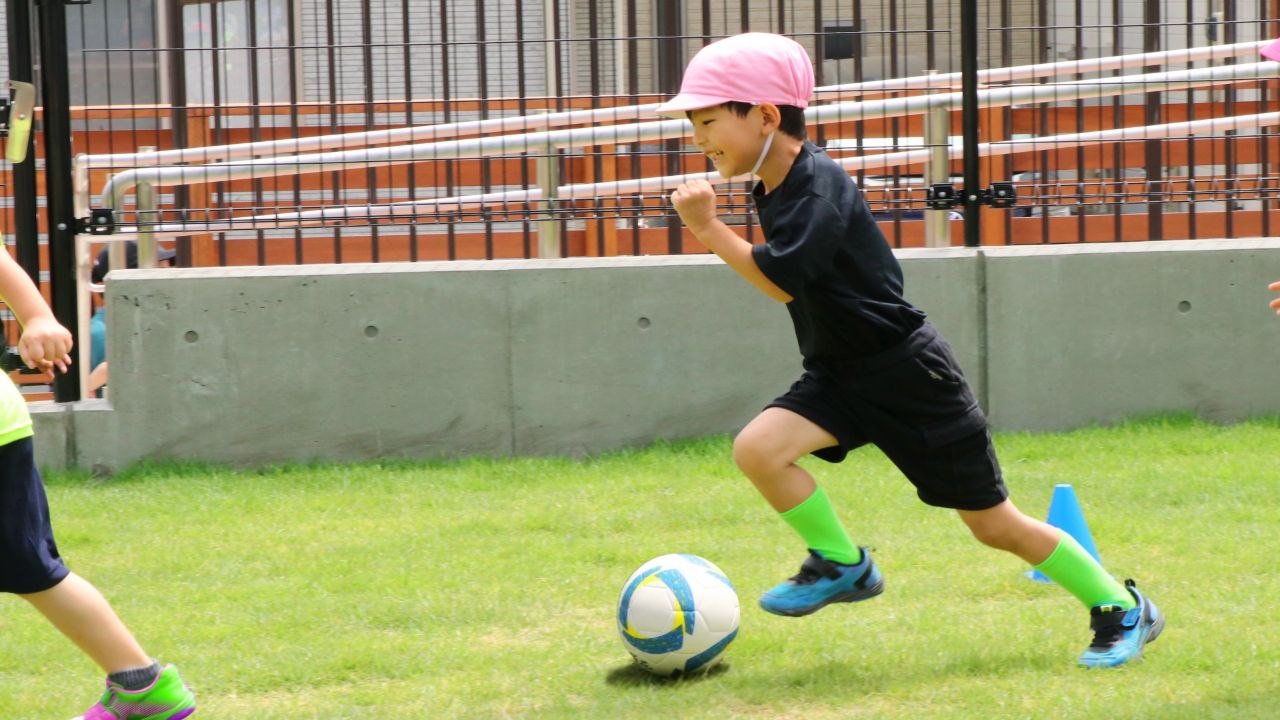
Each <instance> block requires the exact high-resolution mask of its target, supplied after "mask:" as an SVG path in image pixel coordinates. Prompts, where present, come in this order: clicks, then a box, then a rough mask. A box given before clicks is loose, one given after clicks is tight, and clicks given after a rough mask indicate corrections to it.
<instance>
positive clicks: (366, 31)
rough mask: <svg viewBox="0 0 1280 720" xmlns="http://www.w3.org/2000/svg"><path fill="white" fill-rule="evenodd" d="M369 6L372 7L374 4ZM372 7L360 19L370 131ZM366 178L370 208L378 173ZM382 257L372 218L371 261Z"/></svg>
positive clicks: (371, 172) (367, 172) (366, 202)
mask: <svg viewBox="0 0 1280 720" xmlns="http://www.w3.org/2000/svg"><path fill="white" fill-rule="evenodd" d="M369 5H370V6H371V5H372V2H370V4H369ZM370 6H366V10H365V12H364V13H363V15H362V16H361V18H360V39H361V42H362V43H363V45H364V47H362V48H360V60H361V62H362V63H363V64H364V125H365V127H366V128H368V129H369V130H373V129H374V116H373V98H374V95H373V84H374V75H373V8H372V7H370ZM384 15H385V14H384ZM364 177H365V189H364V191H365V195H364V205H365V207H366V208H369V207H372V206H373V204H374V203H376V202H377V201H378V171H377V170H376V169H375V168H374V167H373V166H372V165H370V166H369V167H368V168H366V169H365V175H364ZM380 255H381V253H379V252H378V220H377V218H370V219H369V259H370V260H372V261H373V262H378V261H379V259H380V258H379V256H380Z"/></svg>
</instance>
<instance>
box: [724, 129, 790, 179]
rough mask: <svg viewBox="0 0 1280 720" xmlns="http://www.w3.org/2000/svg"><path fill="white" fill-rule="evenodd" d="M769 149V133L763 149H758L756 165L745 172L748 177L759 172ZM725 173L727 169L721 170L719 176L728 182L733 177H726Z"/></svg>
mask: <svg viewBox="0 0 1280 720" xmlns="http://www.w3.org/2000/svg"><path fill="white" fill-rule="evenodd" d="M775 132H776V131H775ZM771 147H773V133H769V137H767V138H765V139H764V147H763V148H761V149H760V157H757V158H756V164H755V165H752V166H751V169H750V170H748V171H747V174H748V175H755V174H756V172H757V171H758V170H760V166H761V165H763V164H764V159H765V157H766V156H768V154H769V148H771ZM726 171H727V168H724V169H721V170H720V176H721V177H723V178H724V179H725V180H728V179H730V178H732V177H734V176H733V175H726V174H725V172H726Z"/></svg>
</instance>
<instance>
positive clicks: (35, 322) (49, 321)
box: [0, 246, 72, 373]
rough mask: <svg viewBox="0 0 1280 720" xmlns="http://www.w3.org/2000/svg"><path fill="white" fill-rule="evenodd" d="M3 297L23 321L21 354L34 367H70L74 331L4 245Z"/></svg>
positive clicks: (0, 253)
mask: <svg viewBox="0 0 1280 720" xmlns="http://www.w3.org/2000/svg"><path fill="white" fill-rule="evenodd" d="M0 297H3V298H4V300H5V302H6V303H8V305H9V309H10V310H12V311H13V314H14V315H17V316H18V322H20V323H22V337H21V339H19V340H18V354H19V355H21V356H22V361H23V362H25V363H26V364H27V367H30V368H39V369H41V370H46V371H47V370H49V369H50V368H53V367H56V368H58V369H59V370H61V371H62V372H64V373H65V372H66V371H67V367H68V366H69V365H70V364H71V355H70V353H71V346H72V342H71V332H70V331H69V330H67V329H66V328H64V327H62V326H61V325H59V324H58V321H57V320H56V319H54V317H53V311H52V310H50V309H49V306H48V304H46V303H45V301H44V298H43V297H41V295H40V291H39V290H38V289H36V286H35V283H33V282H31V278H30V277H28V276H27V273H26V271H24V270H23V269H22V267H21V266H19V265H18V263H16V262H14V259H13V257H12V256H11V255H9V252H8V251H7V250H4V248H3V246H0Z"/></svg>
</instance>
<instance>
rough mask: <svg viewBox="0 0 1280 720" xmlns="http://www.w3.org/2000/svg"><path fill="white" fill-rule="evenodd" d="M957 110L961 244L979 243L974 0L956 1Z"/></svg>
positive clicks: (976, 41) (979, 184) (980, 237)
mask: <svg viewBox="0 0 1280 720" xmlns="http://www.w3.org/2000/svg"><path fill="white" fill-rule="evenodd" d="M960 79H961V86H960V95H961V99H962V102H963V106H962V108H961V110H960V114H961V117H962V119H963V121H964V195H963V197H962V198H961V200H962V201H963V204H964V244H965V247H978V246H979V245H980V244H981V243H982V224H981V215H980V213H981V208H982V202H981V198H980V197H979V195H978V192H979V187H980V186H981V184H982V177H981V169H980V168H979V167H978V0H960Z"/></svg>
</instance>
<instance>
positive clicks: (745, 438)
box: [733, 428, 786, 476]
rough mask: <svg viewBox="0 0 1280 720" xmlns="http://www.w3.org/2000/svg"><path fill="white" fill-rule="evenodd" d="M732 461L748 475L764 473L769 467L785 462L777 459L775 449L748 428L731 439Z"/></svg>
mask: <svg viewBox="0 0 1280 720" xmlns="http://www.w3.org/2000/svg"><path fill="white" fill-rule="evenodd" d="M733 462H734V463H736V464H737V466H738V469H739V470H741V471H742V472H744V473H746V474H747V475H749V476H755V475H761V474H766V473H768V472H769V471H770V469H772V468H774V467H776V466H781V465H784V464H786V463H784V462H782V461H781V460H780V459H779V456H778V453H777V452H776V450H775V449H774V448H772V447H770V446H769V445H768V444H767V443H765V442H763V440H762V438H760V437H758V436H757V435H756V433H753V432H751V429H750V428H747V429H746V430H743V431H742V432H740V433H738V436H737V437H736V438H734V439H733Z"/></svg>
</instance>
